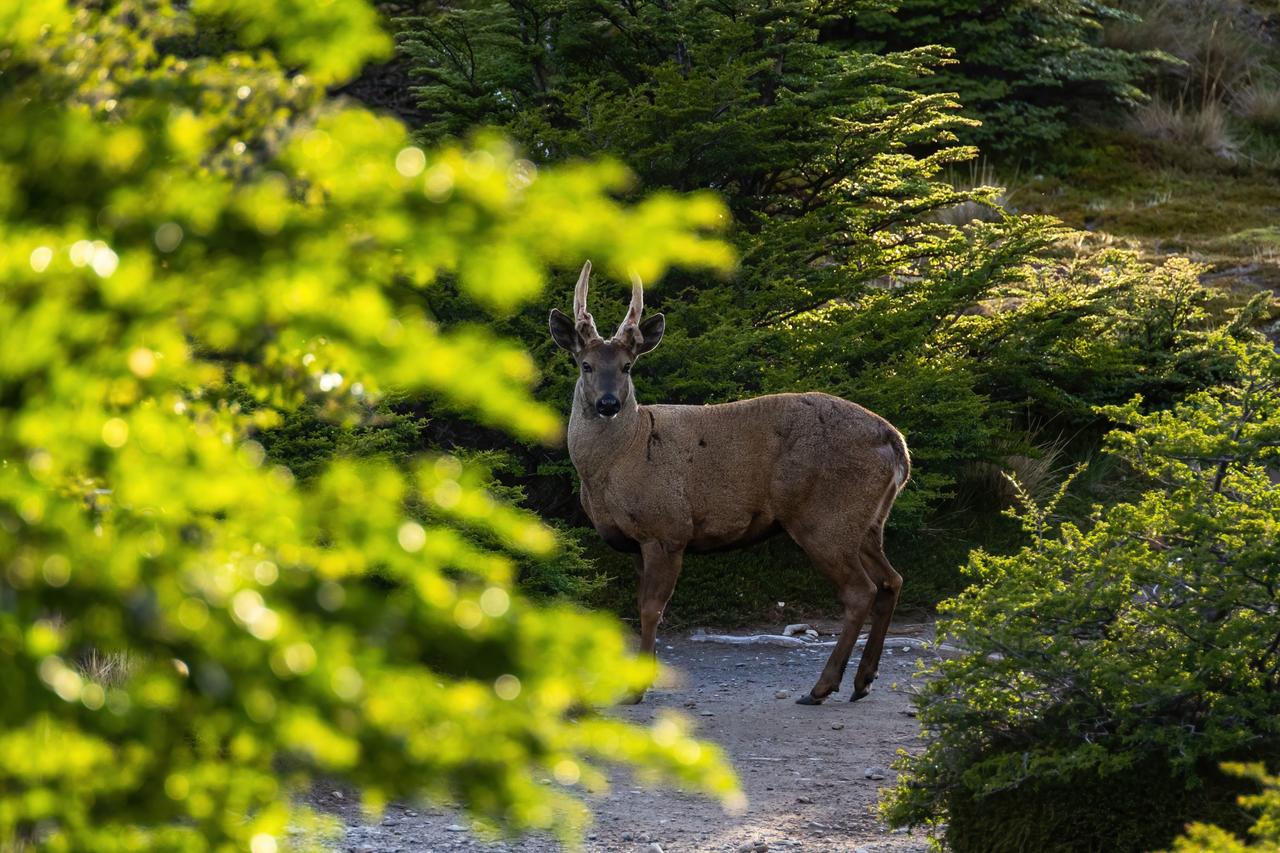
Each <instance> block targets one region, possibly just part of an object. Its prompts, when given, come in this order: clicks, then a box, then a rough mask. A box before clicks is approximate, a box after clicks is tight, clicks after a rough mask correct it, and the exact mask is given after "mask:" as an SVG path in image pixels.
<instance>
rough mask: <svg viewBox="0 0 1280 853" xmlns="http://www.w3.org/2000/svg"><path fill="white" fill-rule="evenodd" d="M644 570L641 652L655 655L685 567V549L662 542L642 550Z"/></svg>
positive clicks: (653, 543) (641, 592)
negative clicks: (665, 614)
mask: <svg viewBox="0 0 1280 853" xmlns="http://www.w3.org/2000/svg"><path fill="white" fill-rule="evenodd" d="M640 554H641V556H642V557H643V558H644V570H643V571H642V572H641V574H640V595H639V599H640V601H639V603H640V651H641V652H642V653H645V654H653V653H654V648H655V647H656V646H657V643H658V623H659V622H661V621H662V611H664V610H666V608H667V602H668V601H670V600H671V593H672V592H674V591H675V588H676V579H677V578H678V577H680V567H681V565H683V563H684V548H672V547H668V546H666V545H663V544H662V543H659V542H649V543H645V544H644V545H641V546H640Z"/></svg>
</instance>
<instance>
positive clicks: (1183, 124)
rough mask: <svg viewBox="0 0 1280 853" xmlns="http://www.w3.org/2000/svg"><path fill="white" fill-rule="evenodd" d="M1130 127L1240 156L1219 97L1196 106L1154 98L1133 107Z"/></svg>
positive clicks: (1222, 155) (1221, 154) (1231, 158)
mask: <svg viewBox="0 0 1280 853" xmlns="http://www.w3.org/2000/svg"><path fill="white" fill-rule="evenodd" d="M1129 129H1130V130H1131V131H1133V132H1134V133H1137V134H1138V135H1140V136H1144V137H1147V138H1148V139H1159V140H1162V141H1164V142H1168V143H1171V144H1173V145H1177V146H1181V147H1186V148H1195V149H1199V150H1202V151H1208V152H1210V153H1211V154H1213V155H1214V156H1216V157H1220V158H1221V159H1223V160H1227V161H1231V162H1235V161H1236V160H1238V159H1239V158H1240V142H1239V141H1238V140H1237V139H1236V138H1235V135H1234V134H1233V133H1232V132H1231V128H1230V126H1229V125H1228V124H1227V117H1226V111H1225V110H1223V109H1222V107H1221V106H1219V105H1218V103H1217V102H1216V101H1210V102H1209V103H1207V104H1205V105H1204V106H1202V107H1200V108H1199V109H1193V108H1189V107H1186V106H1184V105H1182V104H1176V105H1175V104H1170V103H1168V102H1166V101H1163V100H1159V99H1157V100H1153V101H1151V102H1150V103H1147V104H1143V105H1142V106H1140V107H1138V108H1137V109H1136V110H1134V111H1133V114H1132V115H1131V116H1130V117H1129Z"/></svg>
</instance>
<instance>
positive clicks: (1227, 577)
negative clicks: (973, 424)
mask: <svg viewBox="0 0 1280 853" xmlns="http://www.w3.org/2000/svg"><path fill="white" fill-rule="evenodd" d="M1241 320H1243V317H1242V318H1241ZM1243 328H1244V324H1243V322H1242V321H1241V322H1237V323H1236V324H1235V325H1233V326H1232V327H1231V328H1230V329H1229V330H1224V331H1223V332H1220V333H1218V334H1216V335H1215V336H1214V338H1213V343H1214V344H1215V345H1216V348H1217V350H1218V352H1219V356H1220V363H1221V364H1222V365H1223V367H1224V369H1223V372H1222V374H1221V384H1219V385H1218V386H1216V387H1214V388H1212V389H1210V390H1208V391H1204V392H1197V393H1194V394H1191V395H1189V396H1187V397H1186V398H1185V399H1183V400H1181V401H1179V402H1177V403H1175V404H1174V405H1173V406H1172V407H1171V408H1168V409H1162V410H1156V411H1153V412H1150V413H1143V411H1142V409H1141V400H1140V398H1135V399H1134V400H1132V401H1130V402H1129V403H1126V404H1124V405H1122V406H1115V407H1109V408H1108V409H1107V410H1106V414H1107V415H1108V416H1109V417H1111V418H1114V419H1115V420H1117V421H1118V422H1120V423H1122V424H1124V425H1125V426H1126V427H1127V428H1126V429H1122V430H1117V431H1116V432H1114V433H1112V435H1111V438H1110V447H1111V448H1112V449H1113V451H1114V452H1116V453H1118V454H1120V455H1121V456H1122V457H1123V458H1124V459H1126V460H1127V461H1128V463H1129V464H1130V465H1131V467H1132V479H1131V481H1130V482H1128V483H1120V484H1118V485H1117V486H1116V487H1115V488H1116V489H1123V490H1124V491H1133V490H1134V489H1143V488H1145V490H1140V491H1138V493H1137V494H1136V495H1135V496H1134V498H1133V499H1132V500H1122V501H1119V502H1116V503H1114V504H1113V505H1111V506H1106V507H1100V508H1097V509H1096V510H1095V513H1094V516H1093V517H1092V519H1090V522H1089V523H1088V524H1086V525H1079V524H1075V523H1072V522H1069V521H1058V520H1057V519H1056V518H1055V517H1054V516H1053V511H1054V505H1055V504H1056V500H1054V501H1050V502H1049V505H1048V506H1046V507H1043V508H1041V507H1037V506H1035V505H1034V504H1029V505H1028V506H1027V507H1026V508H1025V511H1024V513H1023V515H1022V519H1023V522H1024V526H1025V528H1026V530H1027V531H1028V532H1029V534H1030V535H1031V544H1030V545H1028V546H1026V547H1025V548H1023V549H1022V550H1021V551H1020V552H1019V553H1017V554H1014V555H1012V556H992V555H990V554H985V553H983V552H981V551H979V552H975V554H974V555H973V556H972V558H971V561H970V571H971V572H972V576H973V578H974V580H975V585H974V586H973V587H971V588H970V589H968V590H966V591H965V592H964V593H963V594H962V595H960V596H958V597H957V598H955V599H953V600H951V601H949V602H947V603H946V604H945V605H944V606H943V607H942V608H941V609H942V611H943V613H944V614H945V616H946V618H945V621H944V622H943V623H942V624H941V626H940V636H941V637H942V638H944V639H945V640H947V641H948V642H950V643H953V644H954V645H956V646H957V647H959V648H960V649H963V651H962V652H961V653H959V654H958V655H957V656H956V657H954V658H953V659H950V660H945V661H943V662H942V663H941V664H939V665H938V666H937V667H936V670H935V672H934V674H935V675H936V676H937V677H936V678H935V679H934V680H932V681H928V682H926V683H925V684H924V685H923V687H922V688H921V689H922V693H921V696H920V699H919V707H920V718H921V721H922V724H923V726H924V728H925V730H926V733H927V734H926V737H927V746H926V749H925V750H924V751H923V752H922V753H921V754H919V755H916V756H908V757H904V758H903V759H902V765H901V766H902V767H903V769H904V771H905V773H904V774H903V777H902V780H901V782H900V784H899V787H898V788H897V789H896V791H895V792H894V794H893V797H892V799H891V801H890V802H889V804H888V815H889V816H890V818H891V819H892V820H893V821H894V822H896V823H909V822H920V821H926V820H943V821H948V824H947V828H946V830H945V831H946V837H947V841H948V843H949V844H950V845H951V847H952V848H953V849H955V850H957V851H961V852H962V853H963V851H967V850H1017V849H1042V850H1097V849H1109V850H1143V849H1149V848H1150V847H1152V846H1156V845H1160V844H1167V843H1169V842H1170V841H1171V840H1172V833H1174V832H1176V831H1177V828H1178V827H1179V826H1180V825H1181V823H1183V822H1185V821H1186V820H1191V819H1203V818H1211V819H1219V818H1221V817H1222V816H1223V814H1224V813H1226V814H1229V812H1230V804H1231V802H1232V799H1233V797H1234V794H1235V793H1237V789H1236V788H1235V787H1234V786H1232V785H1229V784H1224V783H1223V779H1222V777H1220V776H1218V775H1217V774H1216V770H1215V768H1216V767H1217V765H1218V763H1219V762H1221V761H1222V760H1224V759H1238V758H1240V757H1241V756H1242V755H1246V754H1247V755H1252V756H1274V755H1280V608H1278V607H1277V598H1276V590H1277V589H1278V588H1280V561H1277V559H1276V555H1277V553H1280V540H1278V539H1277V536H1278V531H1280V491H1278V490H1277V489H1275V488H1274V486H1273V484H1272V482H1271V480H1270V478H1269V476H1268V469H1269V468H1271V467H1272V466H1274V465H1275V464H1276V461H1277V459H1278V458H1280V355H1277V354H1276V352H1275V350H1274V349H1273V348H1272V346H1271V345H1270V344H1269V343H1267V342H1265V341H1262V340H1260V339H1254V338H1253V337H1252V336H1251V335H1250V334H1249V333H1246V332H1244V331H1243ZM1064 488H1065V487H1064ZM1123 493H1124V492H1121V493H1120V494H1123ZM1061 494H1062V493H1061V492H1059V497H1060V496H1061ZM1100 792H1106V794H1107V795H1106V796H1099V795H1098V794H1099V793H1100ZM1027 839H1031V840H1032V841H1034V842H1035V843H1030V844H1029V845H1027V844H1025V843H1024V842H1026V840H1027Z"/></svg>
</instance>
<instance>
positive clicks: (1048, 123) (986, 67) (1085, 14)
mask: <svg viewBox="0 0 1280 853" xmlns="http://www.w3.org/2000/svg"><path fill="white" fill-rule="evenodd" d="M868 5H870V4H868ZM1131 20H1134V15H1133V14H1132V13H1131V12H1129V11H1127V10H1126V9H1125V7H1124V5H1123V4H1121V3H1095V2H1087V0H1012V2H1011V1H1010V0H1005V2H990V0H900V2H898V3H895V4H893V5H892V6H891V7H888V8H886V7H884V6H880V7H874V6H871V7H870V8H867V9H860V10H858V11H857V12H855V13H854V14H853V15H851V16H850V20H849V21H848V23H846V25H845V26H844V27H842V28H841V29H840V32H841V33H842V34H844V33H845V32H847V33H848V34H849V37H850V38H854V39H856V40H857V42H858V43H860V44H863V45H864V46H865V45H868V44H869V45H870V46H872V47H875V48H880V49H883V48H887V49H890V50H903V49H907V48H911V47H915V46H917V45H922V44H941V45H945V46H946V47H949V48H952V49H953V50H954V51H955V57H956V64H955V65H954V66H951V67H950V68H947V69H945V70H944V71H942V73H940V74H939V75H938V76H937V77H936V78H934V79H933V80H932V81H928V82H927V84H926V85H927V86H928V89H929V91H940V92H956V93H958V94H959V98H960V102H961V103H963V104H964V105H965V113H966V115H970V116H973V117H974V118H977V119H980V120H981V122H982V124H981V126H980V127H977V128H974V129H972V130H970V131H967V132H966V133H965V134H963V136H964V137H965V139H966V140H967V141H972V142H973V143H974V144H977V145H980V146H981V147H982V149H983V151H984V152H986V153H992V154H1009V153H1015V154H1020V155H1024V156H1031V157H1032V158H1035V157H1036V155H1037V149H1038V148H1039V149H1040V150H1043V149H1042V146H1044V145H1045V144H1046V143H1052V142H1055V141H1057V140H1059V139H1061V138H1062V137H1063V136H1064V135H1065V134H1066V131H1067V129H1068V127H1069V124H1070V120H1071V118H1072V117H1073V115H1075V116H1078V115H1079V113H1080V110H1081V108H1082V107H1083V106H1085V105H1090V104H1096V103H1097V101H1099V100H1103V101H1104V102H1105V101H1110V102H1111V103H1113V104H1119V105H1132V104H1134V103H1137V102H1139V101H1141V100H1143V98H1144V96H1143V93H1142V91H1141V90H1140V89H1139V88H1138V86H1137V84H1138V83H1140V82H1141V81H1142V79H1143V76H1144V74H1145V73H1147V72H1149V71H1150V70H1151V69H1153V68H1155V67H1158V66H1160V65H1161V63H1162V60H1163V59H1164V58H1165V57H1164V55H1163V54H1161V53H1160V52H1159V51H1156V50H1141V49H1135V50H1129V49H1126V48H1124V47H1119V46H1114V45H1110V44H1108V43H1107V42H1106V41H1105V39H1104V38H1103V37H1102V35H1103V33H1102V30H1103V26H1104V24H1107V23H1112V22H1116V21H1131Z"/></svg>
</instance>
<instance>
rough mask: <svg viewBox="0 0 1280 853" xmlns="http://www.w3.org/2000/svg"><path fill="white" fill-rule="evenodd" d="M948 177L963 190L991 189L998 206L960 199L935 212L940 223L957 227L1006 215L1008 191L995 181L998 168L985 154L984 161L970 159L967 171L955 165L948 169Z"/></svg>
mask: <svg viewBox="0 0 1280 853" xmlns="http://www.w3.org/2000/svg"><path fill="white" fill-rule="evenodd" d="M946 180H947V183H949V184H951V186H953V187H955V188H956V189H957V190H959V191H961V192H971V191H973V190H977V189H986V190H991V191H992V196H993V201H994V205H995V206H992V205H991V204H983V203H981V202H977V201H966V202H961V203H960V204H957V205H953V206H951V207H944V208H941V209H939V210H937V211H935V213H934V215H935V217H936V218H937V220H938V221H939V222H941V223H942V224H944V225H954V226H956V227H957V228H958V227H961V226H964V225H968V224H969V223H971V222H999V221H1000V220H1001V218H1003V214H1002V209H1003V208H1004V207H1005V206H1006V205H1007V204H1008V201H1009V192H1008V190H1006V189H1002V188H1001V187H1000V185H999V184H997V183H996V176H995V170H994V169H993V168H992V167H991V164H990V163H989V162H987V160H986V158H985V157H984V158H983V159H982V161H981V162H978V161H976V160H974V161H970V163H969V168H968V171H967V172H965V171H960V170H956V169H954V168H953V169H950V170H948V172H947V176H946Z"/></svg>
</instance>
